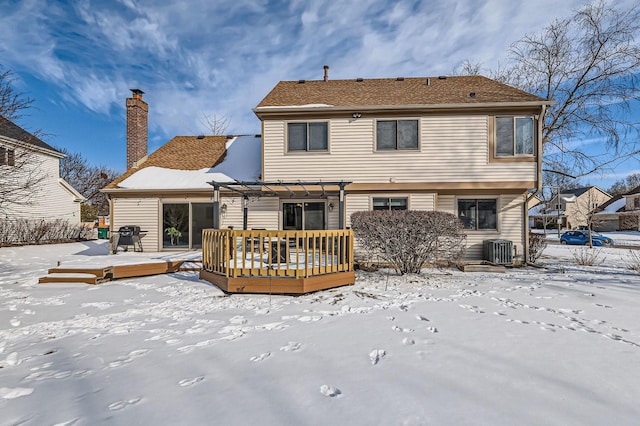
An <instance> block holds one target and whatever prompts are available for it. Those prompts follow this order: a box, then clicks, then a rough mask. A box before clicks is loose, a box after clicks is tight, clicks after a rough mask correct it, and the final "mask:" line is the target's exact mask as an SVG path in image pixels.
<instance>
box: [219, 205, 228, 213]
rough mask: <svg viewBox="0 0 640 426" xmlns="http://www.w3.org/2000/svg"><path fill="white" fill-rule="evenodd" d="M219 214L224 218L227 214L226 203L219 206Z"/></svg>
mask: <svg viewBox="0 0 640 426" xmlns="http://www.w3.org/2000/svg"><path fill="white" fill-rule="evenodd" d="M220 214H221V215H222V216H226V214H227V203H223V204H222V205H221V206H220Z"/></svg>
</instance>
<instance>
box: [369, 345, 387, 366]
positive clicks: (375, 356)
mask: <svg viewBox="0 0 640 426" xmlns="http://www.w3.org/2000/svg"><path fill="white" fill-rule="evenodd" d="M386 354H387V352H386V351H385V350H384V349H374V350H372V351H371V352H369V359H370V360H371V364H373V365H376V364H377V363H378V362H380V360H381V359H382V358H384V357H385V355H386Z"/></svg>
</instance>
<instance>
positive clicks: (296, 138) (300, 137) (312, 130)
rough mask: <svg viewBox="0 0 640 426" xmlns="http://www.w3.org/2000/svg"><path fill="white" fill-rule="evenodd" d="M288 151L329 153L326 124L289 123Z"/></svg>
mask: <svg viewBox="0 0 640 426" xmlns="http://www.w3.org/2000/svg"><path fill="white" fill-rule="evenodd" d="M287 131H288V133H287V135H288V142H289V143H288V151H289V152H295V151H327V150H328V149H329V135H328V129H327V123H326V122H309V123H288V124H287Z"/></svg>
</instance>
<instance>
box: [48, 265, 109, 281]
mask: <svg viewBox="0 0 640 426" xmlns="http://www.w3.org/2000/svg"><path fill="white" fill-rule="evenodd" d="M48 273H49V274H79V273H80V274H93V275H95V276H96V277H98V279H99V280H103V281H108V280H110V279H111V278H112V277H113V266H104V267H102V268H83V267H60V266H58V267H55V268H50V269H49V271H48Z"/></svg>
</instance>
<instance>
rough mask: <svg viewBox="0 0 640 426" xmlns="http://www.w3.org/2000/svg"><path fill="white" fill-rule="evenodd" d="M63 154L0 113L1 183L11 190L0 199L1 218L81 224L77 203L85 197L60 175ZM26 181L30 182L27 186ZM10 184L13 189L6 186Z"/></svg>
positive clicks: (78, 204)
mask: <svg viewBox="0 0 640 426" xmlns="http://www.w3.org/2000/svg"><path fill="white" fill-rule="evenodd" d="M64 157H65V155H64V154H62V153H60V152H58V151H56V150H55V149H54V148H52V147H51V146H49V145H48V144H46V143H45V142H43V141H42V140H40V139H39V138H37V137H36V136H34V135H32V134H31V133H29V132H27V131H26V130H24V129H22V128H21V127H19V126H17V125H16V124H15V123H13V122H11V121H10V120H7V119H6V118H4V117H0V173H2V176H1V177H0V185H2V186H3V188H2V190H0V192H2V191H3V190H8V191H9V192H11V194H10V196H9V198H10V200H7V198H3V200H2V201H0V204H1V206H0V208H1V210H0V212H1V215H0V218H1V219H3V220H14V219H38V220H45V221H51V220H56V219H62V220H67V221H69V223H71V224H80V204H81V203H82V202H83V201H84V200H85V199H84V197H83V196H82V195H81V194H80V193H78V192H77V191H76V190H75V189H74V188H73V187H72V186H71V185H69V184H68V183H67V182H66V181H65V180H64V179H62V178H60V159H61V158H64ZM25 182H29V183H33V182H37V184H35V185H31V186H29V187H28V188H22V189H15V188H20V187H21V186H24V184H25ZM8 188H12V189H10V190H9V189H8Z"/></svg>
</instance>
